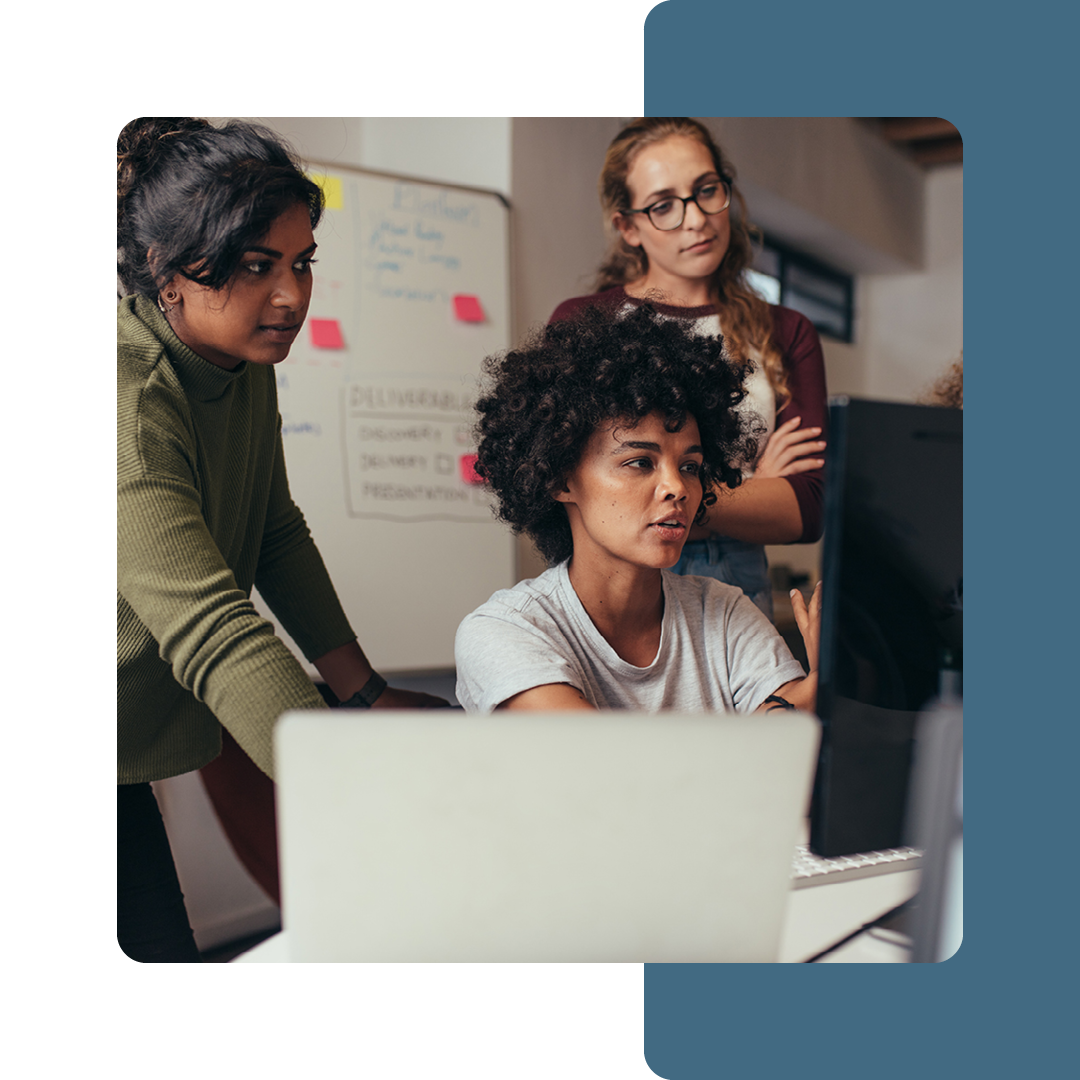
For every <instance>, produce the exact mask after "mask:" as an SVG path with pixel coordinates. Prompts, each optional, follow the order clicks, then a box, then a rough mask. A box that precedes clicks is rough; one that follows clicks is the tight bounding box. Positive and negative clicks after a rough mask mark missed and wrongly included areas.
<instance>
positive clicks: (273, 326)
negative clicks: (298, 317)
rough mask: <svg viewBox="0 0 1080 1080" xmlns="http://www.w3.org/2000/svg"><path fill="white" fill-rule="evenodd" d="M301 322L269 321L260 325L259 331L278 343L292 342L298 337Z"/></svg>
mask: <svg viewBox="0 0 1080 1080" xmlns="http://www.w3.org/2000/svg"><path fill="white" fill-rule="evenodd" d="M300 326H301V323H299V322H291V323H267V324H264V325H263V326H260V327H259V333H261V334H262V335H263V336H264V337H267V338H269V339H270V340H271V341H274V342H278V343H287V342H291V341H292V340H293V338H294V337H296V333H297V331H298V330H299V329H300Z"/></svg>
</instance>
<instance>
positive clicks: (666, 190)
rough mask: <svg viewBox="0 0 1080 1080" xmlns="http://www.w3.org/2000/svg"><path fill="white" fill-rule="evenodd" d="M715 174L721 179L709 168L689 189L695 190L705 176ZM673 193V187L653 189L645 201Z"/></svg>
mask: <svg viewBox="0 0 1080 1080" xmlns="http://www.w3.org/2000/svg"><path fill="white" fill-rule="evenodd" d="M713 176H715V177H716V179H717V180H721V179H723V178H722V177H721V176H720V174H719V173H718V172H717V171H716V170H715V169H710V170H709V171H708V172H704V173H702V174H701V175H700V176H699V177H698V178H697V179H696V180H695V181H694V182H693V183H692V184H691V185H690V190H691V191H693V190H695V189H696V188H697V187H698V186H699V185H700V184H702V183H704V182H705V181H706V179H707V178H710V177H713ZM674 194H675V189H674V188H671V187H666V188H661V189H660V190H659V191H654V192H653V193H652V194H651V195H646V196H645V201H646V202H648V201H649V200H650V199H665V198H669V197H670V196H672V195H674Z"/></svg>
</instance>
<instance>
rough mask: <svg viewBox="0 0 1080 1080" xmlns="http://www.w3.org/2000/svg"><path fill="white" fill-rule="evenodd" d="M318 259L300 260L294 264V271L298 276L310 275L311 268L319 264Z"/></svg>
mask: <svg viewBox="0 0 1080 1080" xmlns="http://www.w3.org/2000/svg"><path fill="white" fill-rule="evenodd" d="M318 261H319V260H318V259H300V260H298V261H297V262H294V263H293V269H294V270H295V271H296V272H297V273H298V274H310V273H311V268H312V267H313V266H314V265H315V264H316V263H317V262H318Z"/></svg>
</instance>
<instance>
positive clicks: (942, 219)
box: [829, 165, 964, 401]
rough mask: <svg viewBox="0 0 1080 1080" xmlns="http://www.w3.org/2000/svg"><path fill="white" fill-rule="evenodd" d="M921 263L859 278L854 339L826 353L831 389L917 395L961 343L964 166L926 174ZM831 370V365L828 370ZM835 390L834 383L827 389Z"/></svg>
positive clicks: (945, 366) (888, 395) (884, 395)
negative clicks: (904, 269)
mask: <svg viewBox="0 0 1080 1080" xmlns="http://www.w3.org/2000/svg"><path fill="white" fill-rule="evenodd" d="M923 237H924V240H923V242H924V251H925V254H924V262H923V267H922V269H921V270H920V271H919V272H918V273H908V274H883V275H865V276H863V277H861V278H859V280H858V294H857V301H858V313H859V314H858V321H857V323H856V340H855V343H854V345H853V346H852V347H851V348H850V350H849V351H848V354H847V355H843V356H841V353H842V350H836V349H834V350H831V351H830V357H829V359H830V361H833V360H839V361H840V363H838V364H832V365H831V370H830V371H829V376H830V382H831V383H833V384H835V392H837V393H851V394H862V395H864V396H866V397H874V398H885V399H891V400H895V401H914V400H916V399H918V398H919V397H921V396H922V395H923V394H924V393H925V392H926V390H927V388H928V387H929V385H930V384H931V383H933V382H934V380H936V379H937V378H938V377H939V376H940V375H942V374H944V373H945V371H946V370H947V369H948V368H949V367H950V365H951V364H952V363H953V361H955V360H957V359H958V358H959V357H960V354H961V351H962V350H963V347H964V169H963V166H962V165H954V166H949V167H947V168H939V169H933V170H931V171H929V172H928V173H927V174H926V214H925V218H924V222H923ZM833 369H835V370H833ZM833 388H834V387H833V386H832V385H831V386H830V389H833Z"/></svg>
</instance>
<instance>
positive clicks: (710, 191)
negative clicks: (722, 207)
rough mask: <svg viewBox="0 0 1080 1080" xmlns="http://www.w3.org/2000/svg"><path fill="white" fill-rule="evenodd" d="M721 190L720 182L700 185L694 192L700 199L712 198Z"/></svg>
mask: <svg viewBox="0 0 1080 1080" xmlns="http://www.w3.org/2000/svg"><path fill="white" fill-rule="evenodd" d="M719 190H720V185H719V184H706V185H705V186H704V187H699V188H698V189H697V191H695V192H694V194H695V195H696V196H697V197H698V198H699V199H711V198H713V197H714V196H715V195H716V193H717V192H718V191H719Z"/></svg>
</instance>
